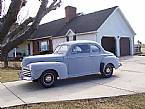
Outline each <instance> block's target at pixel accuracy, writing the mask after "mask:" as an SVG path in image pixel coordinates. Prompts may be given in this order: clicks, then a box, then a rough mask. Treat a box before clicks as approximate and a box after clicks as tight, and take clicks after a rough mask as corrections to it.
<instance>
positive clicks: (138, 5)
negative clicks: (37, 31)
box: [23, 0, 145, 43]
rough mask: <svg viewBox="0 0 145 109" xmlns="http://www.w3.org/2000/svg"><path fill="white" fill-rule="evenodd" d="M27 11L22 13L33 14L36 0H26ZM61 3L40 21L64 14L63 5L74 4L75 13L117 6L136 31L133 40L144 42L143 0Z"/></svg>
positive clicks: (65, 1) (63, 0)
mask: <svg viewBox="0 0 145 109" xmlns="http://www.w3.org/2000/svg"><path fill="white" fill-rule="evenodd" d="M27 1H28V3H27V8H24V9H27V10H29V11H28V12H25V13H24V14H23V15H24V16H25V15H27V14H29V15H32V16H33V15H35V14H36V12H37V9H38V7H39V4H40V3H39V1H38V0H27ZM62 2H63V3H62V5H61V7H60V8H58V9H57V10H55V11H52V12H51V13H49V14H48V15H47V16H46V17H44V18H43V20H42V22H41V24H42V23H46V22H49V21H52V20H55V19H59V18H62V17H64V16H65V14H64V7H65V6H68V5H69V6H74V7H76V8H77V13H84V14H87V13H91V12H95V11H99V10H102V9H106V8H110V7H113V6H119V7H120V9H121V10H122V12H123V14H124V15H125V17H126V18H127V20H128V21H129V23H130V25H131V26H132V28H133V29H134V31H135V32H136V34H137V35H136V36H135V42H136V41H137V40H140V41H141V42H143V43H145V12H144V10H145V3H144V0H62Z"/></svg>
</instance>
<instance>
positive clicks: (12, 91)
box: [0, 82, 27, 104]
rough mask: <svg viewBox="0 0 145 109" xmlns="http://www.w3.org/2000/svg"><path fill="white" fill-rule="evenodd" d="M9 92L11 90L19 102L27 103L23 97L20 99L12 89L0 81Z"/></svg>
mask: <svg viewBox="0 0 145 109" xmlns="http://www.w3.org/2000/svg"><path fill="white" fill-rule="evenodd" d="M0 83H1V84H2V85H3V86H4V87H5V88H6V89H7V90H8V91H9V92H11V93H12V94H13V95H14V96H15V97H16V98H18V99H19V100H20V101H21V102H23V103H24V104H27V103H26V102H25V101H24V100H23V99H21V98H20V97H19V96H17V95H16V94H15V93H14V92H13V91H12V90H10V89H9V88H8V87H7V86H6V85H5V84H4V83H2V82H0Z"/></svg>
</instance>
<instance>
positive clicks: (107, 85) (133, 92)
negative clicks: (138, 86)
mask: <svg viewBox="0 0 145 109" xmlns="http://www.w3.org/2000/svg"><path fill="white" fill-rule="evenodd" d="M97 84H99V85H103V86H106V87H111V88H114V89H119V90H123V91H128V92H132V93H135V94H137V93H138V92H136V91H133V90H128V89H124V88H120V87H115V86H110V85H105V84H103V83H97Z"/></svg>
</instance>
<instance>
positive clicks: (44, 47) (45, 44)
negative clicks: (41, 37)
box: [40, 41, 48, 51]
mask: <svg viewBox="0 0 145 109" xmlns="http://www.w3.org/2000/svg"><path fill="white" fill-rule="evenodd" d="M40 51H48V41H42V42H40Z"/></svg>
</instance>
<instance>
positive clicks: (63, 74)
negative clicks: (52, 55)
mask: <svg viewBox="0 0 145 109" xmlns="http://www.w3.org/2000/svg"><path fill="white" fill-rule="evenodd" d="M50 69H51V70H55V71H56V72H57V73H58V76H59V78H60V79H64V78H67V77H68V73H67V66H66V64H65V63H62V62H37V63H31V77H32V79H34V80H35V79H38V78H39V77H40V76H41V74H42V73H43V72H44V71H46V70H50Z"/></svg>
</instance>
